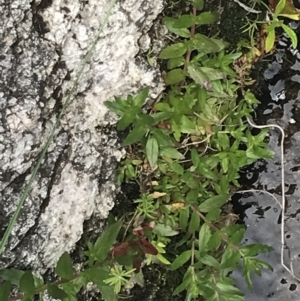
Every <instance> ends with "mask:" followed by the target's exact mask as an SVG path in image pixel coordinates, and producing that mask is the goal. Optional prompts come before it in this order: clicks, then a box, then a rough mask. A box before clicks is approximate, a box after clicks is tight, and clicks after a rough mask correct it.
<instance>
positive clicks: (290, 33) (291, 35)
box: [281, 24, 298, 48]
mask: <svg viewBox="0 0 300 301" xmlns="http://www.w3.org/2000/svg"><path fill="white" fill-rule="evenodd" d="M281 27H282V28H283V30H284V31H285V33H286V34H287V35H288V37H289V38H290V39H291V41H292V46H293V48H297V45H298V38H297V35H296V33H295V31H294V30H293V29H291V28H290V27H289V26H286V25H285V24H282V25H281Z"/></svg>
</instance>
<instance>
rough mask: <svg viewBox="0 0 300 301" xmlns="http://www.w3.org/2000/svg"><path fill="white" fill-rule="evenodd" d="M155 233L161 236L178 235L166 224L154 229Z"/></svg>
mask: <svg viewBox="0 0 300 301" xmlns="http://www.w3.org/2000/svg"><path fill="white" fill-rule="evenodd" d="M153 232H154V233H156V234H159V235H160V236H174V235H177V234H178V231H175V230H173V229H172V228H171V227H170V226H169V225H164V224H157V225H156V226H155V227H154V228H153Z"/></svg>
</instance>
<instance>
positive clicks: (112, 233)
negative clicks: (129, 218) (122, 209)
mask: <svg viewBox="0 0 300 301" xmlns="http://www.w3.org/2000/svg"><path fill="white" fill-rule="evenodd" d="M122 224H123V220H122V219H120V220H119V221H117V222H116V223H114V224H112V225H110V226H108V227H107V228H106V229H105V231H104V232H103V233H102V234H101V236H100V237H99V238H98V239H97V241H96V243H95V246H94V250H95V256H96V258H97V259H98V261H99V262H100V263H101V262H103V261H104V260H105V259H106V258H107V256H108V253H109V250H110V248H111V247H112V245H113V243H114V242H115V240H116V238H117V236H118V234H119V231H120V229H121V227H122Z"/></svg>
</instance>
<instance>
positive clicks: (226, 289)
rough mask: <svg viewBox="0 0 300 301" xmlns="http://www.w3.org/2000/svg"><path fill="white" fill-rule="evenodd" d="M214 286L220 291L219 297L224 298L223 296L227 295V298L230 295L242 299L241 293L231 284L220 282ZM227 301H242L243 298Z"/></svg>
mask: <svg viewBox="0 0 300 301" xmlns="http://www.w3.org/2000/svg"><path fill="white" fill-rule="evenodd" d="M216 285H217V288H218V289H219V290H220V291H221V295H222V296H224V294H228V295H229V296H230V295H231V296H232V295H235V296H240V297H242V296H243V294H242V292H241V291H240V290H239V289H238V288H236V287H234V286H233V285H231V284H227V283H224V282H223V283H222V282H221V281H216ZM226 300H228V301H230V300H233V301H235V300H236V301H238V300H244V298H242V299H240V298H237V299H226Z"/></svg>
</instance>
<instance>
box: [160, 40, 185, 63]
mask: <svg viewBox="0 0 300 301" xmlns="http://www.w3.org/2000/svg"><path fill="white" fill-rule="evenodd" d="M186 52H187V46H186V45H185V44H184V43H176V44H173V45H171V46H168V47H167V48H165V49H164V50H163V51H162V52H161V53H160V55H159V58H160V59H171V58H175V57H180V56H182V55H184V54H185V53H186Z"/></svg>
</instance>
